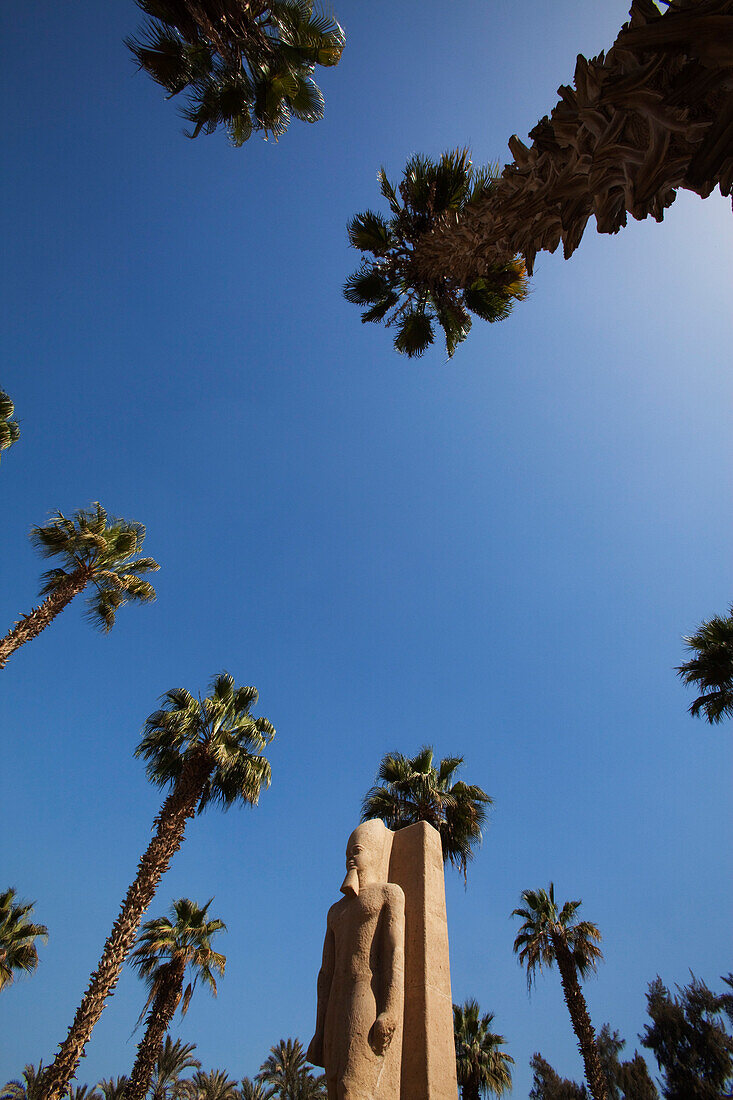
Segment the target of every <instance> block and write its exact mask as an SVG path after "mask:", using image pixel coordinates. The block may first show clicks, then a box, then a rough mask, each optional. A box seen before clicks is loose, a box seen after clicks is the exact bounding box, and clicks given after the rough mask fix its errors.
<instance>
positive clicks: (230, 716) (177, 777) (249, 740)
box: [44, 672, 275, 1100]
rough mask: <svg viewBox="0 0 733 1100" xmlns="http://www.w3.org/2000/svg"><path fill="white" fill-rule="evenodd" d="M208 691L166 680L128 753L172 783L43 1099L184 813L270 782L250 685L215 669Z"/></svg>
mask: <svg viewBox="0 0 733 1100" xmlns="http://www.w3.org/2000/svg"><path fill="white" fill-rule="evenodd" d="M210 691H211V694H210V695H208V696H207V697H206V698H205V699H201V698H198V699H197V698H195V697H194V696H193V695H191V694H190V693H189V692H188V691H186V690H185V689H184V688H174V689H173V690H172V691H169V692H167V693H166V694H165V695H164V696H163V699H164V701H165V705H164V706H163V708H162V709H160V710H156V711H155V712H154V713H153V714H151V715H150V716H149V718H148V719H147V722H146V723H145V727H144V729H143V736H142V739H141V741H140V744H139V745H138V747H137V749H136V753H135V754H136V756H141V757H143V759H144V760H146V762H147V767H146V770H147V774H148V778H149V779H150V781H151V782H152V783H155V784H156V786H159V787H169V786H170V787H172V790H171V792H170V794H169V795H168V797H167V798H166V800H165V802H164V803H163V806H162V808H161V810H160V813H159V814H158V816H157V818H156V819H155V833H154V835H153V839H152V840H151V841H150V844H149V845H148V848H147V850H146V852H145V853H144V855H143V857H142V859H141V860H140V863H139V864H138V870H137V875H136V876H135V880H134V882H133V883H132V885H131V886H130V888H129V890H128V891H127V894H126V895H125V899H124V901H123V903H122V907H121V909H120V912H119V915H118V917H117V920H116V921H115V923H114V925H113V927H112V931H111V933H110V935H109V937H108V939H107V942H106V943H105V945H104V950H103V952H102V957H101V959H100V962H99V965H98V967H97V969H96V970H95V971H94V973H93V974H92V976H91V981H90V983H89V986H88V987H87V991H86V993H85V994H84V998H83V1000H82V1002H81V1005H80V1006H79V1008H78V1010H77V1012H76V1016H75V1017H74V1021H73V1023H72V1025H71V1027H70V1029H69V1033H68V1035H67V1037H66V1039H65V1040H64V1041H63V1043H62V1044H61V1047H60V1049H59V1052H58V1054H57V1055H56V1058H55V1060H54V1062H53V1063H52V1064H51V1066H49V1068H48V1070H47V1073H46V1075H45V1079H44V1087H45V1090H46V1095H45V1100H60V1098H61V1097H62V1096H63V1094H64V1091H65V1089H66V1087H67V1085H68V1083H69V1080H70V1079H71V1077H72V1075H73V1074H74V1072H75V1071H76V1067H77V1066H78V1064H79V1059H80V1058H81V1056H82V1054H83V1052H84V1047H85V1046H86V1044H87V1042H88V1040H89V1036H90V1035H91V1033H92V1029H93V1027H94V1025H95V1023H96V1022H97V1020H98V1019H99V1017H100V1016H101V1014H102V1010H103V1008H104V1003H105V1001H106V999H107V997H108V996H109V995H110V994H111V993H112V992H113V990H114V988H115V986H116V984H117V980H118V978H119V976H120V971H121V969H122V965H123V963H124V961H125V957H126V955H127V953H128V951H129V950H130V948H131V947H132V945H133V943H134V941H135V937H136V935H137V931H138V928H139V926H140V921H141V920H142V917H143V913H144V912H145V910H146V909H147V907H148V905H149V904H150V902H151V901H152V898H153V895H154V893H155V890H156V888H157V886H158V883H159V881H160V878H161V876H162V875H163V874H164V872H165V871H167V869H168V866H169V864H170V861H171V859H172V858H173V856H174V855H175V853H176V852H177V851H178V849H179V848H180V846H181V844H182V843H183V838H184V833H185V829H186V823H187V821H188V819H189V818H190V817H193V816H194V815H195V814H197V813H201V812H202V811H203V810H205V809H206V808H207V807H208V806H210V805H211V804H212V803H213V804H219V805H220V806H222V807H223V808H224V809H228V808H229V807H230V806H232V805H234V804H235V803H236V802H243V803H245V804H247V805H256V803H257V801H258V799H259V796H260V792H261V790H262V787H263V786H264V787H267V786H269V784H270V765H269V762H268V761H267V759H266V758H265V757H264V756H263V755H262V750H263V749H264V748H265V747H266V746H267V745H268V744H269V742H270V741H271V740H272V738H273V737H274V736H275V730H274V728H273V726H272V725H271V724H270V722H268V720H267V719H266V718H254V717H253V716H252V715H251V714H250V709H251V707H252V706H253V705H254V704H255V703H256V702H257V689H256V688H254V687H240V688H238V687H236V686H235V683H234V679H233V677H232V676H230V675H229V674H228V673H226V672H222V673H220V674H219V675H218V676H216V677H214V679H213V681H212V683H211V689H210Z"/></svg>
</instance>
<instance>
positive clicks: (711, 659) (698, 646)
mask: <svg viewBox="0 0 733 1100" xmlns="http://www.w3.org/2000/svg"><path fill="white" fill-rule="evenodd" d="M685 642H686V643H687V646H688V648H689V649H691V650H692V651H693V653H694V654H695V656H694V657H692V658H691V659H690V660H689V661H686V662H685V664H683V665H680V666H679V668H678V669H677V672H678V674H679V675H680V676H681V678H682V680H683V681H684V683H686V684H696V685H697V687H698V688H700V689H702V695H699V696H698V697H697V699H695V701H694V702H693V703H691V704H690V714H692V715H694V716H698V715H699V714H704V715H705V717H706V718H707V720H708V722H710V723H711V725H712V724H713V723H714V722H721V721H722V720H723V718H730V717H731V716H733V607H731V609H730V614H728V615H727V616H725V617H723V616H720V615H715V616H714V617H713V618H712V619H709V620H708V621H707V622H704V623H702V625H701V626H700V627H699V628H698V629H697V630H696V631H695V633H694V634H691V635H690V636H689V638H685Z"/></svg>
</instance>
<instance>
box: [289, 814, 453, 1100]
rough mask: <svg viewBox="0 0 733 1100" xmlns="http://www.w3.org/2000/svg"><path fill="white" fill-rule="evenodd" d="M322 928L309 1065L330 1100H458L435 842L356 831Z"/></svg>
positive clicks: (376, 827) (414, 833)
mask: <svg viewBox="0 0 733 1100" xmlns="http://www.w3.org/2000/svg"><path fill="white" fill-rule="evenodd" d="M341 892H342V894H343V895H344V897H343V898H341V900H340V901H337V902H336V904H335V905H332V906H331V908H330V909H329V912H328V919H327V922H326V938H325V941H324V945H323V964H322V966H321V972H320V974H319V975H318V1009H317V1013H316V1033H315V1035H314V1036H313V1040H312V1042H311V1044H310V1047H309V1048H308V1060H309V1061H310V1062H312V1063H313V1064H314V1065H316V1066H323V1068H324V1069H325V1071H326V1082H327V1086H328V1100H455V1098H456V1095H457V1093H458V1086H457V1084H456V1059H455V1048H454V1043H453V1008H452V1005H453V999H452V997H451V986H450V963H449V958H448V924H447V920H446V911H445V881H444V875H443V853H442V846H441V841H440V834H439V833H438V832H437V830H436V829H434V828H433V827H432V825H428V823H427V822H425V821H418V822H417V823H416V824H415V825H410V826H409V827H408V828H406V829H400V830H398V831H397V832H394V833H393V832H391V831H390V830H389V829H387V828H386V826H385V825H384V824H383V823H382V822H381V821H379V820H373V821H366V822H364V824H362V825H359V827H358V828H356V829H354V832H353V833H352V834H351V836H350V837H349V842H348V845H347V848H346V878H345V879H344V882H343V885H342V886H341Z"/></svg>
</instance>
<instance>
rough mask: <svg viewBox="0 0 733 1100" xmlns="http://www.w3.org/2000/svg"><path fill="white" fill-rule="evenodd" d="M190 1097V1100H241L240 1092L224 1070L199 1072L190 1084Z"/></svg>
mask: <svg viewBox="0 0 733 1100" xmlns="http://www.w3.org/2000/svg"><path fill="white" fill-rule="evenodd" d="M188 1096H189V1097H190V1100H239V1091H238V1089H237V1082H236V1081H232V1080H230V1078H229V1077H228V1076H227V1074H226V1073H225V1071H224V1070H221V1069H212V1070H209V1072H208V1073H204V1072H203V1071H202V1070H198V1071H197V1072H196V1073H194V1075H193V1077H192V1078H191V1081H190V1082H189V1088H188Z"/></svg>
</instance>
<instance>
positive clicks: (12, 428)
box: [0, 390, 20, 451]
mask: <svg viewBox="0 0 733 1100" xmlns="http://www.w3.org/2000/svg"><path fill="white" fill-rule="evenodd" d="M14 412H15V405H14V404H13V401H12V398H10V397H8V395H7V394H6V393H5V391H4V390H0V451H6V450H7V449H8V447H12V446H13V444H14V443H17V442H18V438H19V436H20V428H19V427H18V424H17V422H16V421H15V420H13V419H12V417H13V413H14Z"/></svg>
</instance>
